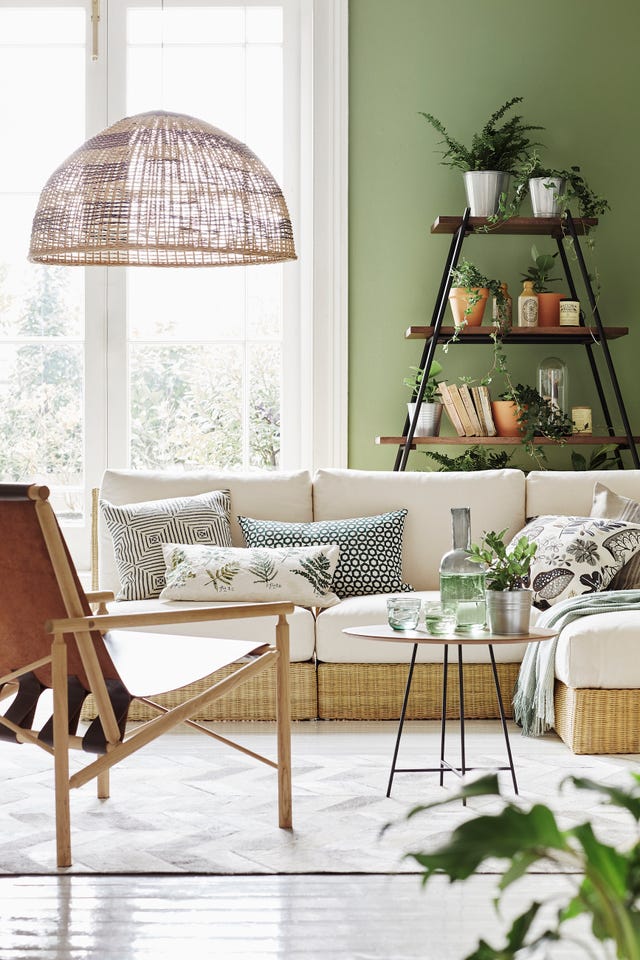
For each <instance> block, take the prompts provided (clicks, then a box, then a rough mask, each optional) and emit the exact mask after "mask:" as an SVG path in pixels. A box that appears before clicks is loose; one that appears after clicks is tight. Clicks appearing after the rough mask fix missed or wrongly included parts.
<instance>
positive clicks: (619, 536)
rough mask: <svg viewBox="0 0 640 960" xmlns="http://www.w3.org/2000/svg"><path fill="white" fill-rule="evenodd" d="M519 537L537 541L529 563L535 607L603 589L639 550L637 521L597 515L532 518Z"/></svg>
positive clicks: (515, 540)
mask: <svg viewBox="0 0 640 960" xmlns="http://www.w3.org/2000/svg"><path fill="white" fill-rule="evenodd" d="M521 536H525V537H528V538H529V540H531V541H533V542H535V543H537V545H538V549H537V551H536V554H535V556H534V558H533V561H532V563H531V573H530V586H531V589H532V590H533V602H534V604H535V606H536V607H538V608H539V609H540V610H547V609H548V608H549V607H551V606H553V605H554V604H556V603H558V602H559V601H560V600H566V599H567V598H568V597H577V596H580V595H581V594H585V593H597V592H599V591H600V590H606V588H607V587H608V586H609V584H610V583H611V581H612V580H613V578H614V577H615V575H616V573H617V572H618V571H619V570H620V569H621V568H622V567H623V566H624V564H625V563H627V562H628V561H629V560H630V559H631V557H633V556H634V555H636V554H638V553H639V552H640V525H639V524H637V523H628V522H626V521H623V520H607V519H600V518H596V517H560V516H543V517H536V518H535V519H534V520H532V521H531V522H530V523H528V524H527V526H526V527H525V528H524V530H521V531H520V533H518V534H516V536H515V537H514V538H513V540H512V541H511V544H510V545H509V547H507V551H508V550H509V548H510V547H511V546H513V545H514V544H515V543H516V542H517V541H518V539H519V538H520V537H521Z"/></svg>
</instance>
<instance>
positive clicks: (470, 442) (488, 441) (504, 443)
mask: <svg viewBox="0 0 640 960" xmlns="http://www.w3.org/2000/svg"><path fill="white" fill-rule="evenodd" d="M406 439H407V438H406V437H376V443H377V444H393V445H394V446H397V447H399V446H404V444H405V442H406ZM633 440H634V443H640V437H634V438H633ZM603 443H617V444H620V446H625V447H626V446H628V441H627V438H626V436H622V437H608V436H604V437H593V436H591V435H590V434H586V433H580V434H577V433H574V434H572V436H570V437H566V439H565V440H564V442H563V443H558V441H557V440H551V439H549V437H535V438H534V440H533V444H534V446H551V445H554V446H595V447H599V446H600V445H601V444H603ZM440 444H441V445H443V446H450V445H453V444H455V445H456V446H460V445H462V446H466V447H471V446H475V445H476V444H482V445H484V446H492V447H512V446H516V445H518V444H522V440H521V438H520V437H414V438H413V444H412V446H414V447H415V446H416V445H417V446H427V445H440Z"/></svg>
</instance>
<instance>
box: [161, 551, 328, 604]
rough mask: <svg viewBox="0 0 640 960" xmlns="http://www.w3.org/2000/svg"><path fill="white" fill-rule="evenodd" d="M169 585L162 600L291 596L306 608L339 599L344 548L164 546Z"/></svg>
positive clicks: (236, 600)
mask: <svg viewBox="0 0 640 960" xmlns="http://www.w3.org/2000/svg"><path fill="white" fill-rule="evenodd" d="M162 549H163V553H164V559H165V563H166V567H167V569H166V581H167V585H166V587H165V588H164V590H163V591H162V593H161V594H160V599H161V600H200V601H209V600H230V601H234V602H237V603H244V602H247V603H248V602H256V601H257V602H260V601H273V600H290V601H291V602H292V603H297V604H298V605H299V606H302V607H330V606H332V605H333V604H334V603H338V597H337V596H336V595H335V593H333V592H332V590H331V583H332V580H333V574H334V573H335V569H336V566H337V564H338V557H339V555H340V549H339V547H337V546H336V545H335V544H328V545H327V544H325V545H322V546H315V547H274V548H267V547H261V548H250V549H245V548H244V547H212V546H204V545H203V546H200V545H190V544H189V545H184V544H177V543H168V544H164V546H163V548H162Z"/></svg>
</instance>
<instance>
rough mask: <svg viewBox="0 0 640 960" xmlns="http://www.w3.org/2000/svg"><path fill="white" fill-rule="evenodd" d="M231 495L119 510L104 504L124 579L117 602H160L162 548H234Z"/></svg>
mask: <svg viewBox="0 0 640 960" xmlns="http://www.w3.org/2000/svg"><path fill="white" fill-rule="evenodd" d="M230 507H231V494H230V493H229V491H228V490H213V491H211V493H201V494H198V495H197V496H195V497H173V498H171V499H167V500H150V501H148V502H145V503H127V504H124V505H122V506H116V505H115V504H113V503H109V501H108V500H101V501H100V509H101V510H102V516H103V517H104V520H105V522H106V524H107V529H108V530H109V533H110V534H111V537H112V540H113V550H114V554H115V560H116V568H117V570H118V576H119V577H120V592H119V593H118V596H117V599H118V600H146V599H149V598H152V597H158V596H159V595H160V591H161V590H162V588H163V587H164V582H165V581H164V569H165V563H164V557H163V555H162V545H163V543H209V544H217V545H218V546H222V547H227V546H228V547H230V546H231V527H230V525H229V510H230Z"/></svg>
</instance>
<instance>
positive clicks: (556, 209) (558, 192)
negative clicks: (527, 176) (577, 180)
mask: <svg viewBox="0 0 640 960" xmlns="http://www.w3.org/2000/svg"><path fill="white" fill-rule="evenodd" d="M566 191H567V181H566V180H563V179H562V178H561V177H532V179H531V180H529V192H530V194H531V209H532V210H533V215H534V217H559V216H560V205H559V203H558V199H559V198H560V197H563V196H564V194H565V193H566Z"/></svg>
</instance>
